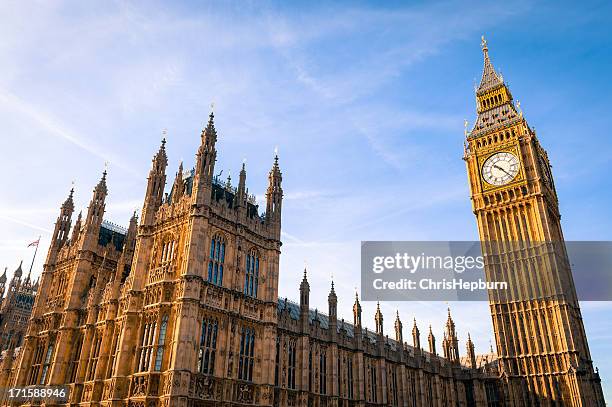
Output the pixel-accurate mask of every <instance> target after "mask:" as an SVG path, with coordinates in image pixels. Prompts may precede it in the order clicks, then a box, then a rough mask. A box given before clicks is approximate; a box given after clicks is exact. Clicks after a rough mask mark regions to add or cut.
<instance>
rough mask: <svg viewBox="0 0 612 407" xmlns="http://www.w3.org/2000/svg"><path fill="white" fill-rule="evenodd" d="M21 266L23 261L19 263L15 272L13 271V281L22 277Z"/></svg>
mask: <svg viewBox="0 0 612 407" xmlns="http://www.w3.org/2000/svg"><path fill="white" fill-rule="evenodd" d="M22 265H23V260H21V261H20V262H19V267H17V270H15V272H14V273H13V280H15V279H21V276H22V275H23V269H22V268H21V266H22Z"/></svg>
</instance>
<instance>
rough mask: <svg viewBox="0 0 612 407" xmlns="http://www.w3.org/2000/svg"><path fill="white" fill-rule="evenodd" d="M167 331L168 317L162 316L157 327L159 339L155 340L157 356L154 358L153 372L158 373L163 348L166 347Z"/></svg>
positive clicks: (162, 357)
mask: <svg viewBox="0 0 612 407" xmlns="http://www.w3.org/2000/svg"><path fill="white" fill-rule="evenodd" d="M167 330H168V315H164V317H163V318H162V322H161V325H160V327H159V338H158V339H157V355H156V356H155V370H156V371H158V372H159V371H160V370H161V367H162V361H163V359H164V347H165V345H166V331H167Z"/></svg>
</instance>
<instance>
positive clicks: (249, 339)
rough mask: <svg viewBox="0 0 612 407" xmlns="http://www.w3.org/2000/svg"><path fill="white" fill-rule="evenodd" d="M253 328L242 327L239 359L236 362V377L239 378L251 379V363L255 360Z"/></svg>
mask: <svg viewBox="0 0 612 407" xmlns="http://www.w3.org/2000/svg"><path fill="white" fill-rule="evenodd" d="M254 351H255V330H254V329H253V328H248V327H243V328H242V334H241V337H240V361H239V364H238V378H239V379H240V380H246V381H249V382H250V381H252V380H253V364H254V361H255V357H254Z"/></svg>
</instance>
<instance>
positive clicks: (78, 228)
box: [70, 211, 83, 244]
mask: <svg viewBox="0 0 612 407" xmlns="http://www.w3.org/2000/svg"><path fill="white" fill-rule="evenodd" d="M82 226H83V212H81V211H79V215H78V216H77V220H76V222H74V227H73V228H72V235H70V244H75V243H76V241H77V240H79V235H80V233H81V227H82Z"/></svg>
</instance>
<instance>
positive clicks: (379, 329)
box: [374, 302, 383, 335]
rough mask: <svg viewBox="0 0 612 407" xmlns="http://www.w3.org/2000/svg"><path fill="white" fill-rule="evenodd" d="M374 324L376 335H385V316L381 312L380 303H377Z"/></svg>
mask: <svg viewBox="0 0 612 407" xmlns="http://www.w3.org/2000/svg"><path fill="white" fill-rule="evenodd" d="M374 322H375V324H376V333H377V334H378V335H382V334H383V315H382V312H380V302H377V303H376V314H375V315H374Z"/></svg>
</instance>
